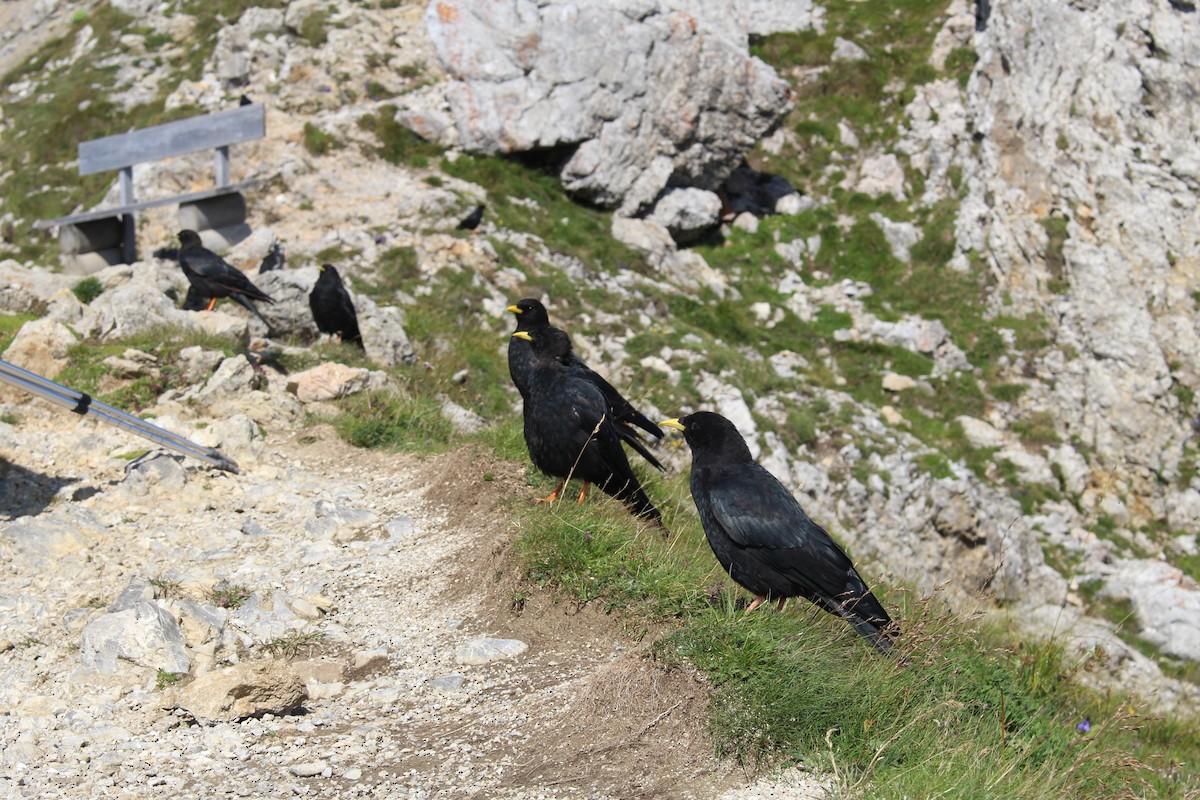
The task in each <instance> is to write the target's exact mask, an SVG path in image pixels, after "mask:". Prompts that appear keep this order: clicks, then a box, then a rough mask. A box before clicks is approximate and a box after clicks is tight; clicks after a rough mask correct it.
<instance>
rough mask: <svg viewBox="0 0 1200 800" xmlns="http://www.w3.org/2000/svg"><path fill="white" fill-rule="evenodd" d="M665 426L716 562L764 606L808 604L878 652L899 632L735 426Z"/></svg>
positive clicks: (683, 421) (691, 422)
mask: <svg viewBox="0 0 1200 800" xmlns="http://www.w3.org/2000/svg"><path fill="white" fill-rule="evenodd" d="M662 424H663V425H664V426H667V427H670V428H676V429H678V430H681V431H683V437H684V439H685V440H686V441H687V443H688V446H689V447H691V449H692V476H691V489H692V499H693V500H694V501H695V503H696V511H697V512H699V514H700V523H701V525H703V526H704V535H705V536H706V537H707V538H708V543H709V545H711V546H712V549H713V553H715V554H716V556H717V561H719V562H721V566H722V567H724V568H725V571H726V572H728V573H729V577H731V578H733V580H734V581H736V582H737V583H738V584H740V585H742V586H743V587H745V588H746V589H747V590H749V591H750V592H751V593H753V594H754V595H755V599H754V602H753V603H751V604H750V607H749V608H748V609H747V610H748V611H753V610H754V609H755V608H756V607H757V606H758V605H759V603H762V602H763V601H764V600H778V601H779V608H780V609H781V610H782V608H783V604H784V602H785V601H786V600H787V598H789V597H797V596H799V597H805V598H808V599H809V600H811V601H812V602H814V603H816V604H817V605H818V606H820V607H821V608H823V609H825V610H826V611H828V612H829V613H831V614H836V615H837V616H839V617H841V618H842V619H844V620H846V621H847V622H849V623H850V624H851V625H853V626H854V629H855V630H856V631H858V633H859V634H860V635H862V637H863V638H864V639H866V640H867V641H868V642H870V643H871V644H872V645H874V647H875V649H876V650H878V651H879V652H881V653H886V652H887V651H888V650H889V649H890V648H891V647H892V639H893V637H895V636H896V634H897V631H896V629H895V626H894V625H893V624H892V620H891V618H890V617H889V616H888V614H887V612H886V611H884V610H883V606H882V605H880V603H879V601H878V600H876V599H875V595H873V594H871V590H870V589H868V588H867V585H866V583H864V582H863V579H862V578H861V577H859V574H858V572H857V571H856V570H855V569H854V564H852V563H851V562H850V557H849V556H847V555H846V553H845V551H843V550H842V548H840V547H838V545H837V543H836V542H835V541H833V539H832V538H830V536H829V534H828V533H826V532H825V529H824V528H822V527H821V526H820V525H818V524H817V523H815V522H813V521H812V520H811V519H809V518H808V515H807V514H805V513H804V509H803V508H801V507H800V503H799V502H797V500H796V498H795V497H793V496H792V493H791V492H789V491H788V490H787V489H786V488H784V486H783V484H782V483H780V482H779V481H778V480H776V478H775V476H773V475H772V474H771V473H770V472H767V470H765V469H763V467H762V466H760V465H759V464H757V463H756V462H755V461H754V458H753V457H752V456H751V455H750V448H749V447H747V446H746V442H745V440H744V439H743V438H742V436H741V434H740V433H738V430H737V428H736V427H734V425H733V423H732V422H730V421H729V420H727V419H725V417H723V416H721V415H720V414H714V413H712V412H711V411H698V412H696V413H695V414H689V415H688V416H686V417H681V418H680V419H668V420H665V421H663V423H662Z"/></svg>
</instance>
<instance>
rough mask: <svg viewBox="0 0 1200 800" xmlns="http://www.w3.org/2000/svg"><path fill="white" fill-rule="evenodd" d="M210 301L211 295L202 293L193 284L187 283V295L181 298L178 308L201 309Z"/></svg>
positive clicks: (186, 309) (185, 309)
mask: <svg viewBox="0 0 1200 800" xmlns="http://www.w3.org/2000/svg"><path fill="white" fill-rule="evenodd" d="M211 302H212V298H211V297H207V296H205V295H204V294H202V293H201V292H200V291H199V290H198V289H196V287H195V286H193V285H191V284H190V283H189V284H188V290H187V296H186V297H184V298H183V305H182V306H180V308H181V309H182V310H184V311H203V310H204V309H206V308H208V306H209V303H211Z"/></svg>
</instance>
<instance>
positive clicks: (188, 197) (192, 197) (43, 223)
mask: <svg viewBox="0 0 1200 800" xmlns="http://www.w3.org/2000/svg"><path fill="white" fill-rule="evenodd" d="M258 183H260V181H259V180H257V179H256V180H249V181H242V182H241V183H233V184H230V185H229V186H214V187H213V188H211V189H202V190H201V191H198V192H189V193H188V194H176V195H172V196H170V197H160V198H158V199H157V200H142V201H141V202H138V203H131V204H129V205H124V206H110V207H108V208H96V209H92V210H91V211H84V212H82V213H79V214H71V215H69V216H66V217H59V218H58V219H39V220H38V221H37V222H35V223H33V227H35V228H52V227H54V226H55V225H75V224H77V223H80V222H90V221H91V220H95V219H104V218H105V217H119V216H123V215H125V214H128V213H130V212H131V211H141V210H143V209H146V208H158V207H159V206H167V205H171V204H172V203H179V204H180V205H182V204H184V203H191V202H195V201H196V200H205V199H207V198H209V197H219V196H221V195H223V194H232V193H234V192H237V191H241V190H242V189H245V188H247V187H250V186H254V185H255V184H258Z"/></svg>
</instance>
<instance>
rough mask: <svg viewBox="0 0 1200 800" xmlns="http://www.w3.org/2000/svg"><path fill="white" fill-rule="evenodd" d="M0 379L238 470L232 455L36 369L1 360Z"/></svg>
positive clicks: (212, 462) (233, 470)
mask: <svg viewBox="0 0 1200 800" xmlns="http://www.w3.org/2000/svg"><path fill="white" fill-rule="evenodd" d="M0 381H3V382H4V383H7V384H9V385H11V386H16V387H17V388H18V389H24V390H25V391H27V392H29V393H30V394H35V395H37V396H38V397H42V398H44V399H46V400H49V401H50V402H52V403H55V404H57V405H60V406H62V407H63V408H67V409H70V410H71V411H74V412H75V413H76V414H79V415H81V416H82V415H84V414H92V415H93V416H96V417H99V418H100V419H102V420H104V421H105V422H109V423H112V424H113V425H117V426H119V427H121V428H124V429H125V430H127V431H130V432H131V433H136V434H137V435H138V436H142V437H145V438H147V439H149V440H151V441H153V442H155V443H156V444H159V445H162V446H163V447H169V448H171V449H172V450H176V451H178V452H180V453H183V454H184V455H187V456H191V457H193V458H198V459H200V460H201V461H205V462H207V463H209V464H211V465H212V466H214V467H216V468H217V469H223V470H225V471H226V472H232V473H234V474H235V475H236V474H237V473H238V467H237V464H236V463H234V461H233V459H231V458H227V457H226V456H223V455H221V452H220V451H219V450H216V449H214V448H212V447H203V446H201V445H198V444H196V443H195V442H193V441H192V440H190V439H187V438H185V437H183V436H180V435H179V434H177V433H172V432H171V431H169V430H167V429H166V428H160V427H158V426H157V425H154V424H152V423H150V422H147V421H146V420H144V419H139V418H138V417H135V416H133V415H132V414H127V413H125V412H124V411H121V410H120V409H117V408H113V407H112V406H110V405H108V404H106V403H101V402H100V401H99V400H96V399H94V398H93V397H92V396H91V395H90V394H87V393H86V392H80V391H77V390H75V389H70V388H68V387H66V386H63V385H62V384H61V383H55V382H54V381H52V380H50V379H49V378H43V377H42V376H41V375H38V374H37V373H36V372H30V371H28V370H25V369H21V368H20V367H18V366H17V365H15V364H10V363H9V362H7V361H3V360H0Z"/></svg>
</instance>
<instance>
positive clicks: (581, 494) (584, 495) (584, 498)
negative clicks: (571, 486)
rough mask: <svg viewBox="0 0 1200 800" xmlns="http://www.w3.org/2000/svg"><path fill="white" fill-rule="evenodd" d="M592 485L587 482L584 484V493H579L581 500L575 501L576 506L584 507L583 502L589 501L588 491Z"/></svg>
mask: <svg viewBox="0 0 1200 800" xmlns="http://www.w3.org/2000/svg"><path fill="white" fill-rule="evenodd" d="M590 485H591V484H589V483H588V482H587V481H584V482H583V491H582V492H580V493H579V499H578V500H576V501H575V504H576V505H583V501H584V500H587V490H588V486H590Z"/></svg>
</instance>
